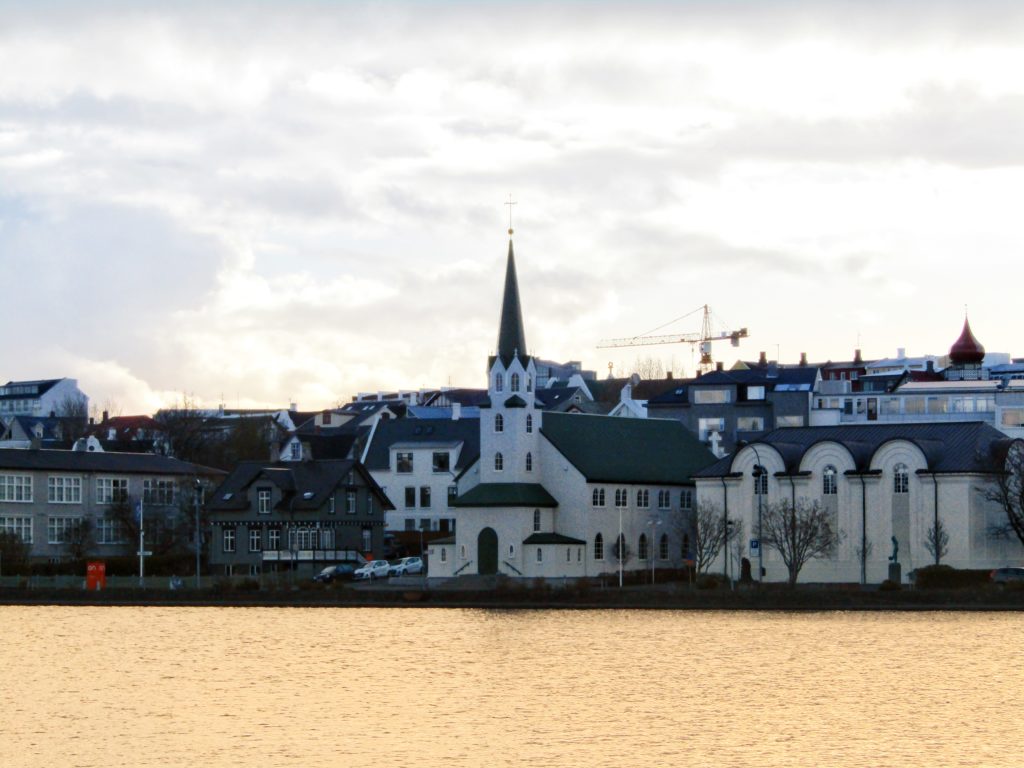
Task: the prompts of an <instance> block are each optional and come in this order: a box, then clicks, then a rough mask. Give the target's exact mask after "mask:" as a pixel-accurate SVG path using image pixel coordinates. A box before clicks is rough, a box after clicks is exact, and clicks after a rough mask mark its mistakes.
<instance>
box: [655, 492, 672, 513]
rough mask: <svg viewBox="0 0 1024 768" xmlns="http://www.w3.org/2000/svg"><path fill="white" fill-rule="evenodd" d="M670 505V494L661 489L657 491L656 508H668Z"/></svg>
mask: <svg viewBox="0 0 1024 768" xmlns="http://www.w3.org/2000/svg"><path fill="white" fill-rule="evenodd" d="M670 506H672V495H671V494H670V493H669V492H668V491H666V490H664V489H662V490H660V491H658V509H668V508H669V507H670Z"/></svg>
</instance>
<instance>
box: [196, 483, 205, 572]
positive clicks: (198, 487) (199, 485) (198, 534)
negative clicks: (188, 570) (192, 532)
mask: <svg viewBox="0 0 1024 768" xmlns="http://www.w3.org/2000/svg"><path fill="white" fill-rule="evenodd" d="M194 489H195V502H196V589H199V584H200V579H199V550H200V547H201V546H202V545H201V544H200V542H201V541H202V536H203V534H202V531H201V530H200V529H199V494H200V492H201V491H202V489H203V484H202V483H201V482H199V478H198V477H197V478H196V482H195V486H194Z"/></svg>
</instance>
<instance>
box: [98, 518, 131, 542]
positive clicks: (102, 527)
mask: <svg viewBox="0 0 1024 768" xmlns="http://www.w3.org/2000/svg"><path fill="white" fill-rule="evenodd" d="M126 541H127V535H126V533H125V528H124V523H122V522H121V521H120V520H114V519H113V518H110V517H101V518H99V519H97V520H96V543H97V544H124V543H126Z"/></svg>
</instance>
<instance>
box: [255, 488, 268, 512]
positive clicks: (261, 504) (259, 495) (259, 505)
mask: <svg viewBox="0 0 1024 768" xmlns="http://www.w3.org/2000/svg"><path fill="white" fill-rule="evenodd" d="M256 512H257V514H260V515H269V514H270V489H269V488H260V489H258V490H257V491H256Z"/></svg>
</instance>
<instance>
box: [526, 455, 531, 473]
mask: <svg viewBox="0 0 1024 768" xmlns="http://www.w3.org/2000/svg"><path fill="white" fill-rule="evenodd" d="M526 471H527V472H533V454H532V453H527V454H526Z"/></svg>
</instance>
